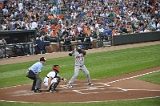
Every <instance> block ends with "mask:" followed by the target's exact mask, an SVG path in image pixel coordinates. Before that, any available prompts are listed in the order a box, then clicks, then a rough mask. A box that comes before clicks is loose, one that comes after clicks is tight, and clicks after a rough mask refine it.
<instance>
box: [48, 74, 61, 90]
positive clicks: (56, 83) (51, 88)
mask: <svg viewBox="0 0 160 106" xmlns="http://www.w3.org/2000/svg"><path fill="white" fill-rule="evenodd" d="M56 79H57V82H53V83H52V84H51V86H50V92H58V90H57V89H56V88H57V86H58V84H59V82H60V77H57V78H56Z"/></svg>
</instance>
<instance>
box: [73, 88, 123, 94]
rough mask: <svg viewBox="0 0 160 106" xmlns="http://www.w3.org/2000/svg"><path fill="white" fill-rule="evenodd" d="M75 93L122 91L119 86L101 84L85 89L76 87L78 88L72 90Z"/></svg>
mask: <svg viewBox="0 0 160 106" xmlns="http://www.w3.org/2000/svg"><path fill="white" fill-rule="evenodd" d="M73 91H74V92H76V93H79V94H96V93H107V92H108V93H110V92H123V90H122V89H120V88H115V87H106V86H104V87H102V86H99V87H98V86H94V87H88V88H85V89H78V90H73Z"/></svg>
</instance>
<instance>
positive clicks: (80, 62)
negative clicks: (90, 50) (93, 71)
mask: <svg viewBox="0 0 160 106" xmlns="http://www.w3.org/2000/svg"><path fill="white" fill-rule="evenodd" d="M85 55H86V51H85V50H84V49H83V48H82V46H80V45H79V46H78V47H76V48H75V50H74V51H71V52H70V53H69V56H74V57H75V66H74V75H73V76H72V78H71V79H70V80H69V82H68V84H67V87H69V88H72V84H73V82H74V80H75V79H76V78H77V76H78V74H79V71H80V70H82V71H83V72H84V73H85V74H86V76H87V79H88V85H89V86H92V85H93V84H92V82H91V78H90V73H89V71H88V69H87V68H86V66H85V65H84V56H85Z"/></svg>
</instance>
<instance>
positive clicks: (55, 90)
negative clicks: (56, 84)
mask: <svg viewBox="0 0 160 106" xmlns="http://www.w3.org/2000/svg"><path fill="white" fill-rule="evenodd" d="M49 92H51V93H52V92H58V90H57V89H54V90H50V91H49Z"/></svg>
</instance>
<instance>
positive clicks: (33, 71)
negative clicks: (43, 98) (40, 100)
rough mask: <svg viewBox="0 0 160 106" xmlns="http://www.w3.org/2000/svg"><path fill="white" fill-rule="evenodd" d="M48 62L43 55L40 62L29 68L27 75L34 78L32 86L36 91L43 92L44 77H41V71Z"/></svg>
mask: <svg viewBox="0 0 160 106" xmlns="http://www.w3.org/2000/svg"><path fill="white" fill-rule="evenodd" d="M45 63H46V59H45V58H44V57H41V58H40V60H39V61H38V62H36V63H35V64H33V65H32V66H31V67H30V68H28V71H27V74H26V77H28V78H30V79H32V80H33V84H32V88H31V90H34V92H35V93H40V92H42V91H41V90H40V89H41V84H42V79H41V78H40V77H39V74H40V73H41V70H42V68H43V65H44V64H45Z"/></svg>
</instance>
